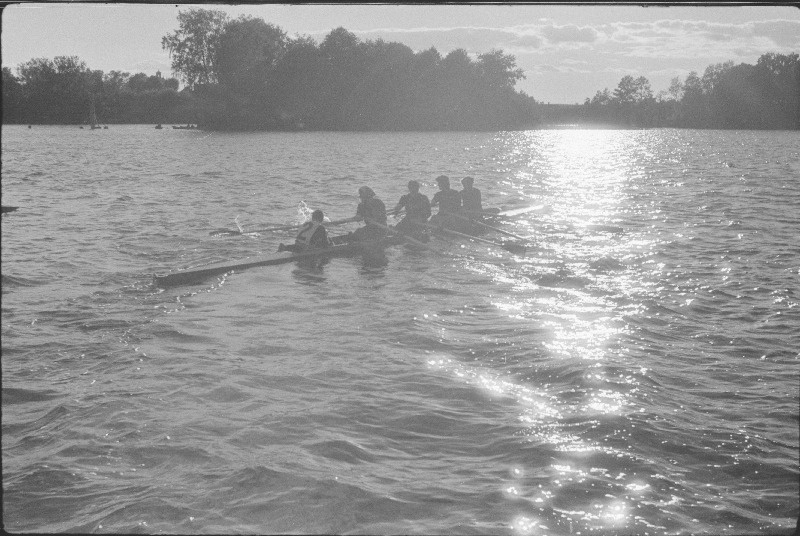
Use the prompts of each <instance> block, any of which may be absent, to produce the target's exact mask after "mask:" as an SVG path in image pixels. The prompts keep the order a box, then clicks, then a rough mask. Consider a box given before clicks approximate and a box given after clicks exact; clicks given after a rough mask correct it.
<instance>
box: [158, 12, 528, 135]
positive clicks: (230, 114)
mask: <svg viewBox="0 0 800 536" xmlns="http://www.w3.org/2000/svg"><path fill="white" fill-rule="evenodd" d="M209 21H213V24H209ZM179 24H180V28H179V29H178V30H176V31H175V32H174V33H173V34H171V35H168V36H166V37H165V38H164V40H163V43H164V47H165V48H167V49H168V50H169V51H170V54H171V56H172V58H173V64H172V67H173V71H174V72H175V73H177V74H179V75H180V76H181V78H182V79H183V80H184V82H185V83H186V84H187V85H189V86H190V87H192V88H193V89H194V91H195V95H196V96H197V97H198V100H199V102H200V106H199V111H200V113H201V119H200V120H199V121H200V122H201V124H202V125H203V126H205V127H207V128H214V129H236V130H250V129H253V130H255V129H281V128H300V127H303V128H308V129H315V130H317V129H319V130H432V129H437V130H452V129H502V128H519V127H522V126H525V125H530V124H532V123H533V120H534V104H535V103H534V101H533V99H531V98H530V97H528V96H526V95H524V94H522V93H519V92H516V91H515V90H514V84H515V83H516V82H517V80H519V79H521V78H523V77H524V75H523V74H522V70H521V69H517V68H516V65H515V60H514V58H513V56H509V55H506V54H503V53H502V52H501V51H497V50H493V51H491V52H488V53H486V54H481V55H479V56H478V57H477V58H476V59H472V58H470V57H469V55H467V53H466V51H465V50H463V49H458V50H455V51H453V52H451V53H449V54H448V55H447V56H445V57H442V56H441V55H440V54H439V53H438V52H437V51H436V50H435V49H430V50H425V51H422V52H417V53H415V52H414V51H413V50H411V49H410V48H409V47H407V46H406V45H403V44H400V43H387V42H385V41H383V40H380V39H379V40H375V41H360V40H359V39H358V38H357V37H356V36H355V35H354V34H353V33H351V32H349V31H347V30H345V29H344V28H336V29H335V30H333V31H331V32H330V34H328V35H327V36H326V37H325V38H324V39H323V40H322V42H321V43H319V44H317V43H316V42H315V41H314V40H312V39H310V38H309V37H304V36H299V37H296V38H289V37H288V36H287V35H286V34H285V33H284V32H283V31H282V30H281V29H280V28H278V27H276V26H274V25H272V24H267V23H265V22H264V21H263V20H261V19H256V18H252V17H247V16H242V17H239V18H238V19H236V20H228V19H227V17H226V16H225V14H224V13H222V12H219V11H217V12H209V11H207V10H202V9H191V10H189V11H187V12H186V13H184V14H183V15H182V16H181V17H180V18H179ZM209 57H213V61H206V60H205V58H209ZM202 81H207V83H202Z"/></svg>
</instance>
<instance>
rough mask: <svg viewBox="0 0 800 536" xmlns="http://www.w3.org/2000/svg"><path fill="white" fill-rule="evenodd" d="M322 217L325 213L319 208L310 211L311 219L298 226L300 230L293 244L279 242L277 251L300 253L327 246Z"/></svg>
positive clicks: (328, 243) (326, 234) (326, 233)
mask: <svg viewBox="0 0 800 536" xmlns="http://www.w3.org/2000/svg"><path fill="white" fill-rule="evenodd" d="M324 219H325V215H324V214H323V213H322V211H321V210H315V211H314V212H312V213H311V220H310V221H307V222H305V223H304V224H303V226H302V227H301V228H300V232H299V233H297V238H295V240H294V244H293V245H290V246H287V245H284V244H280V245H279V246H278V252H279V253H280V252H281V251H291V252H292V253H302V252H304V251H310V250H313V249H323V248H327V247H329V246H330V242H329V241H328V231H327V230H325V226H323V225H322V221H323V220H324Z"/></svg>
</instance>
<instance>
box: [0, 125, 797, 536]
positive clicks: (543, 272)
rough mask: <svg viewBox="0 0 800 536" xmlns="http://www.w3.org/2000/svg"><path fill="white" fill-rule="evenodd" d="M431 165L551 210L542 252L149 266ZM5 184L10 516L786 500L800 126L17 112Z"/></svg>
mask: <svg viewBox="0 0 800 536" xmlns="http://www.w3.org/2000/svg"><path fill="white" fill-rule="evenodd" d="M440 174H446V175H448V176H450V178H451V181H452V182H453V184H454V186H460V184H459V181H460V179H461V178H462V177H464V176H465V175H470V176H473V177H474V178H475V186H476V187H477V188H479V189H480V190H481V191H482V192H483V201H484V206H486V207H497V208H501V209H517V208H522V207H536V208H535V210H532V211H531V212H528V213H526V214H524V215H523V216H519V217H517V218H514V219H509V220H508V221H506V222H504V223H502V224H499V225H500V226H501V227H502V229H503V230H505V231H507V232H510V233H514V234H516V235H520V236H524V237H528V249H527V252H526V254H525V255H524V256H522V255H514V254H512V253H510V252H508V251H506V250H504V249H502V248H498V247H495V246H492V245H490V244H486V243H482V242H471V241H467V240H462V239H458V238H455V239H443V238H433V239H432V240H431V242H430V244H431V246H432V247H433V248H434V249H435V251H424V250H423V251H420V250H415V249H411V248H407V247H404V246H395V247H392V248H389V249H387V251H386V256H385V258H381V259H378V261H379V262H375V259H369V258H363V257H352V258H337V259H332V260H330V261H329V262H327V263H325V264H323V265H322V266H307V265H302V264H285V265H280V266H272V267H263V268H253V269H250V270H245V271H240V272H234V273H229V274H226V275H224V276H220V277H212V278H210V279H209V280H207V281H205V282H202V283H198V284H195V285H189V286H183V287H175V288H171V289H167V290H163V289H158V288H156V287H155V286H154V285H153V280H152V276H153V274H156V273H158V274H164V273H169V272H171V271H175V270H178V269H182V268H186V267H198V266H202V265H205V264H209V263H214V262H219V261H227V260H238V259H244V258H248V257H252V256H257V255H267V254H272V253H273V252H274V251H275V250H276V249H277V246H278V244H279V243H280V242H285V243H286V242H291V241H292V239H293V232H292V231H285V232H266V233H261V234H260V235H259V236H249V235H246V236H236V237H213V236H211V235H210V232H211V231H213V230H215V229H219V228H230V229H236V228H237V224H238V225H240V226H241V227H242V228H244V229H258V228H260V227H264V226H271V225H291V224H295V223H298V222H300V221H302V220H303V217H304V216H305V215H307V213H308V210H309V209H314V208H321V209H322V210H323V211H324V212H325V214H326V216H328V217H329V218H330V219H331V220H338V219H343V218H348V217H350V216H352V215H354V214H355V208H356V204H357V203H358V192H357V191H358V188H359V187H360V186H362V185H368V186H371V187H372V188H373V189H374V190H375V191H376V193H377V195H378V197H379V198H381V199H382V200H383V201H384V202H385V203H386V205H387V206H388V207H389V208H391V207H392V206H394V204H395V203H396V202H397V200H398V199H399V197H400V196H401V195H402V194H404V193H406V183H407V182H408V180H410V179H417V180H419V181H420V182H421V183H422V192H423V193H425V194H426V195H428V196H429V197H431V196H432V195H433V194H434V193H435V191H436V186H435V181H434V180H435V178H436V177H437V176H438V175H440ZM2 199H3V204H4V205H14V206H18V207H19V209H18V210H17V211H16V212H12V213H8V214H4V215H3V217H2V467H3V471H2V474H3V514H4V519H3V523H4V528H5V529H6V530H7V531H11V532H67V531H69V532H89V533H182V534H217V533H224V534H233V533H235V534H245V533H246V534H274V533H281V534H286V533H300V534H311V533H325V534H332V533H336V534H376V533H392V534H399V533H402V534H497V535H545V534H554V535H561V534H564V535H568V534H713V535H719V534H791V533H792V532H793V531H794V528H795V526H796V524H797V517H798V491H799V490H798V487H799V483H798V482H799V477H800V470H799V469H798V448H799V447H800V439H799V437H798V436H799V433H800V432H798V416H799V415H798V414H799V412H800V410H799V409H798V408H799V407H800V406H799V404H800V384H799V382H798V374H799V373H800V353H799V352H800V332H799V331H798V329H797V326H800V306H798V305H799V304H800V285H799V284H798V281H800V277H799V275H800V240H799V239H798V232H799V231H798V229H800V133H798V132H754V131H699V130H670V129H656V130H578V129H561V130H541V131H526V132H495V133H442V132H439V133H306V132H297V133H244V134H243V133H209V132H204V131H194V130H173V129H164V130H155V129H153V126H152V125H110V126H109V128H108V129H107V130H96V131H90V130H80V129H78V128H77V127H47V126H33V128H31V129H28V128H27V127H25V126H3V129H2ZM394 221H395V220H393V219H392V218H390V223H392V222H394ZM356 227H357V224H347V225H341V226H331V227H329V232H330V233H331V234H334V235H335V234H338V233H339V232H342V233H344V232H347V231H350V230H353V229H355V228H356ZM483 237H484V238H486V239H489V240H492V241H495V242H499V241H500V240H505V239H509V240H510V238H509V237H508V236H504V235H500V234H486V235H484V236H483Z"/></svg>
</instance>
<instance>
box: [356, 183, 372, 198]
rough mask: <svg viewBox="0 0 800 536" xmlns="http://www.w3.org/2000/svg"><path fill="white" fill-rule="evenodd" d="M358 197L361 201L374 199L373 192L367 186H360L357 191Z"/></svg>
mask: <svg viewBox="0 0 800 536" xmlns="http://www.w3.org/2000/svg"><path fill="white" fill-rule="evenodd" d="M358 195H359V197H361V199H369V198H371V197H375V192H374V191H373V190H372V188H370V187H369V186H362V187H361V188H359V189H358Z"/></svg>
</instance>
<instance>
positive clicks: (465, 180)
mask: <svg viewBox="0 0 800 536" xmlns="http://www.w3.org/2000/svg"><path fill="white" fill-rule="evenodd" d="M474 182H475V179H473V178H472V177H464V178H463V179H461V184H463V185H464V188H472V184H473V183H474Z"/></svg>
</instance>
